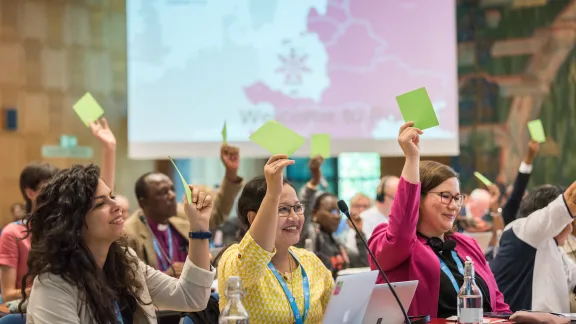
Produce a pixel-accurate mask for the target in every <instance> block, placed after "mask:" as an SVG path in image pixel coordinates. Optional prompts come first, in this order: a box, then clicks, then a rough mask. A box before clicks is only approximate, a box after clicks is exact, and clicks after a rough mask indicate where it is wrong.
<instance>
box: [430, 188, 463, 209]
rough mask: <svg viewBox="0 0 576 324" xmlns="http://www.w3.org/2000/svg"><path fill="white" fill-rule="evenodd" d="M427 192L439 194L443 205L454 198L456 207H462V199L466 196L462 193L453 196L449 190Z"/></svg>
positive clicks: (449, 202) (448, 203)
mask: <svg viewBox="0 0 576 324" xmlns="http://www.w3.org/2000/svg"><path fill="white" fill-rule="evenodd" d="M429 193H432V194H436V195H438V196H440V202H442V203H443V204H444V205H450V204H451V203H452V200H454V201H455V202H456V206H458V207H462V205H464V200H465V198H466V196H465V195H462V194H457V195H456V196H454V195H453V194H452V193H450V192H449V191H442V192H429Z"/></svg>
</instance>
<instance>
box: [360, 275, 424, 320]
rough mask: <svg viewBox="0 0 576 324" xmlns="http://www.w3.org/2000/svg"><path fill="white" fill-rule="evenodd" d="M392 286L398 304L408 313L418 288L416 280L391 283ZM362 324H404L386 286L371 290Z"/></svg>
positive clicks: (394, 299) (400, 312) (400, 311)
mask: <svg viewBox="0 0 576 324" xmlns="http://www.w3.org/2000/svg"><path fill="white" fill-rule="evenodd" d="M391 284H392V286H393V287H394V290H395V291H396V294H397V295H398V298H400V302H401V303H402V306H404V309H405V310H406V311H408V308H409V307H410V304H411V303H412V298H414V292H416V287H418V280H413V281H402V282H392V283H391ZM358 323H362V324H402V323H404V315H403V314H402V310H401V309H400V306H398V302H397V301H396V298H394V295H393V294H392V291H391V290H390V287H388V285H387V284H379V285H376V287H374V290H372V296H370V302H369V304H368V307H367V308H366V313H365V314H364V318H363V319H362V322H358Z"/></svg>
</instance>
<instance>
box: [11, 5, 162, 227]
mask: <svg viewBox="0 0 576 324" xmlns="http://www.w3.org/2000/svg"><path fill="white" fill-rule="evenodd" d="M125 7H126V3H125V1H124V0H13V1H12V0H7V1H0V109H1V108H16V109H17V111H18V130H17V131H16V132H7V131H5V130H3V129H0V188H2V189H1V194H0V226H1V225H3V224H5V223H7V222H9V221H10V220H11V219H10V217H11V216H10V215H9V206H10V205H11V204H12V203H14V202H21V201H22V198H21V195H20V190H19V188H18V177H19V175H20V171H21V170H22V168H23V167H24V166H25V165H26V164H27V163H29V162H32V161H39V160H45V161H48V162H50V163H53V164H55V165H56V166H58V167H68V166H70V165H72V164H73V163H88V162H95V163H98V164H100V161H101V150H100V146H99V143H98V141H97V140H96V139H95V138H94V137H93V136H92V134H91V132H90V130H89V129H88V128H87V127H86V126H85V125H84V124H83V123H82V122H81V121H80V120H79V119H78V117H77V116H76V114H75V113H74V111H73V109H72V105H73V104H74V103H75V102H76V101H77V100H78V99H79V98H80V97H81V96H82V95H83V94H84V93H85V92H91V93H92V94H93V95H94V97H95V98H96V99H97V100H98V101H99V102H100V104H101V105H102V106H103V108H104V110H105V112H106V113H105V117H106V118H107V120H108V122H109V124H110V126H111V127H112V129H113V131H114V133H115V135H116V138H117V140H118V150H117V154H118V156H117V172H116V191H118V192H119V193H122V194H125V195H126V196H128V198H129V199H130V200H131V201H132V202H133V203H134V202H135V201H134V194H133V191H134V189H133V187H134V181H135V180H136V178H137V177H138V176H139V175H140V174H142V173H144V172H146V171H151V170H154V169H155V167H156V165H155V162H154V161H134V160H130V159H128V157H127V152H128V150H127V134H128V132H127V120H126V109H127V107H126V102H127V100H126V89H127V85H126V35H125V33H126V12H125ZM0 120H3V118H0ZM63 134H66V135H74V136H76V137H77V138H78V145H82V146H92V147H93V148H94V158H93V159H92V160H91V161H87V160H74V159H43V158H42V156H41V148H42V146H43V145H58V144H59V137H60V135H63Z"/></svg>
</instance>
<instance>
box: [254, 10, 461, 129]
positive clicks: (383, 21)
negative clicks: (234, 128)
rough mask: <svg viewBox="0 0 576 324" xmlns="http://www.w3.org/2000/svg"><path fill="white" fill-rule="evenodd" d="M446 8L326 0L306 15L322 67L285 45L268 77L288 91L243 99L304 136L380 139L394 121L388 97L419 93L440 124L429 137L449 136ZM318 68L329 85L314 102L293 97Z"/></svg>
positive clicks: (270, 90)
mask: <svg viewBox="0 0 576 324" xmlns="http://www.w3.org/2000/svg"><path fill="white" fill-rule="evenodd" d="M454 10H455V9H454V2H453V1H452V0H435V1H430V0H379V1H374V0H349V1H342V0H333V1H328V6H327V9H326V11H325V12H324V13H322V14H321V13H319V12H318V11H317V10H316V9H314V8H312V9H310V11H309V13H308V17H307V21H306V26H307V30H306V32H305V33H308V34H312V35H316V36H317V38H318V39H319V41H320V42H321V43H322V45H323V47H324V50H325V53H326V55H327V60H326V66H314V65H313V64H310V56H311V55H313V54H311V53H308V52H307V50H306V47H302V46H296V45H295V46H290V44H291V42H290V41H289V40H287V41H286V43H287V44H288V46H286V47H285V48H286V51H285V52H280V53H278V55H277V61H278V64H277V68H276V69H275V70H274V71H272V72H273V73H276V74H279V75H281V76H282V78H283V82H284V84H285V85H286V87H287V88H288V89H290V91H284V90H279V89H278V88H277V87H271V86H270V85H268V84H266V82H265V81H257V82H254V83H252V84H249V85H247V86H246V87H245V88H244V92H245V95H246V97H247V98H248V100H249V101H250V102H251V103H253V104H262V103H267V104H270V105H271V106H273V107H274V110H275V119H276V120H278V121H280V122H281V123H283V124H285V125H286V126H288V127H290V128H292V129H294V130H296V131H298V132H299V133H300V134H302V135H304V136H307V135H309V134H313V133H330V134H331V135H332V136H333V137H335V138H374V137H376V138H378V137H380V138H384V137H392V136H395V134H397V129H398V128H397V125H400V124H401V123H402V116H401V114H400V111H399V109H398V106H397V103H396V99H395V98H396V96H398V95H400V94H402V93H405V92H408V91H411V90H414V89H417V88H420V87H426V89H427V90H428V93H429V95H430V99H431V100H432V102H433V104H434V107H435V109H436V113H437V115H438V119H439V121H440V127H439V129H436V130H435V131H436V132H437V134H438V135H440V137H449V136H450V134H455V133H456V132H457V105H458V103H457V79H456V73H457V71H456V69H457V64H456V48H455V42H456V41H455V39H456V36H455V26H454V21H455V17H454V15H455V12H454ZM318 70H322V71H324V72H323V73H326V74H327V78H328V80H329V82H328V84H327V86H326V87H324V88H323V91H322V93H321V95H320V96H319V98H307V97H306V96H305V95H301V92H302V91H301V90H303V89H304V90H305V89H306V88H307V87H310V86H313V85H311V84H310V83H307V82H314V81H308V80H309V76H310V75H312V74H313V73H315V72H317V71H318ZM303 92H306V91H303Z"/></svg>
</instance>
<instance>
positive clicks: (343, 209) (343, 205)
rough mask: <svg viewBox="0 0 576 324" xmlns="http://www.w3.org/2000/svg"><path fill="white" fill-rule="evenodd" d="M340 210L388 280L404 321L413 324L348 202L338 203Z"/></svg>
mask: <svg viewBox="0 0 576 324" xmlns="http://www.w3.org/2000/svg"><path fill="white" fill-rule="evenodd" d="M338 209H340V211H341V212H342V213H343V214H344V215H346V217H347V218H348V220H350V223H352V226H353V227H354V231H355V232H356V235H358V236H359V237H360V239H361V240H362V243H363V244H364V247H365V248H366V250H368V254H370V258H372V261H374V263H375V264H376V266H377V267H378V271H379V272H380V274H381V275H382V277H384V280H386V283H387V284H388V287H389V288H390V291H391V292H392V295H394V298H396V302H397V303H398V306H400V310H402V315H404V320H405V321H406V324H410V323H411V321H410V317H408V313H406V310H405V309H404V306H402V302H401V301H400V298H398V294H396V290H395V289H394V287H393V286H392V284H391V283H390V280H388V277H386V274H385V273H384V270H382V267H381V266H380V263H378V260H376V257H375V256H374V253H372V251H370V248H369V247H368V243H366V240H365V239H364V236H363V235H362V234H361V233H360V231H359V230H358V227H356V224H354V222H353V221H352V217H350V210H348V205H347V204H346V202H345V201H344V200H339V201H338Z"/></svg>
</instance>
